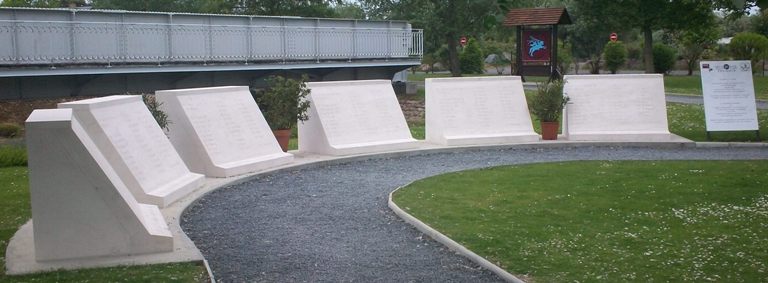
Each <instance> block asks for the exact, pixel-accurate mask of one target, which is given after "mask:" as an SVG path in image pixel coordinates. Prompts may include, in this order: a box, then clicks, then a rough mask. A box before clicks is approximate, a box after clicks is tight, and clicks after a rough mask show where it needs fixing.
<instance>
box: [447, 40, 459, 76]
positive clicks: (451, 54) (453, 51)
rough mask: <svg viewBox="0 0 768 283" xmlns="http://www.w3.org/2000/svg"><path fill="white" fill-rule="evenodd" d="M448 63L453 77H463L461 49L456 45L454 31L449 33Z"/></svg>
mask: <svg viewBox="0 0 768 283" xmlns="http://www.w3.org/2000/svg"><path fill="white" fill-rule="evenodd" d="M447 40H448V65H449V68H450V70H451V76H452V77H461V68H460V66H459V51H458V49H457V47H458V46H456V45H457V44H456V36H454V35H453V33H449V34H448V38H447Z"/></svg>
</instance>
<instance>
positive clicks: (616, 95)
mask: <svg viewBox="0 0 768 283" xmlns="http://www.w3.org/2000/svg"><path fill="white" fill-rule="evenodd" d="M564 80H565V81H566V84H565V87H564V89H563V93H564V94H565V95H567V96H568V97H569V98H570V102H569V103H568V105H567V106H566V109H565V114H564V115H563V135H564V136H565V137H566V138H567V139H568V140H573V141H651V142H656V141H671V140H673V139H674V136H673V135H671V134H670V133H669V127H668V125H667V106H666V105H667V104H666V100H665V94H664V77H663V76H662V75H660V74H653V75H568V76H565V78H564Z"/></svg>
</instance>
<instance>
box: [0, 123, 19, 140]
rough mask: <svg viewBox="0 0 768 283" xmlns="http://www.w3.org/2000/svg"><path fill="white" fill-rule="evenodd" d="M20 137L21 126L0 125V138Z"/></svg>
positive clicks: (11, 124)
mask: <svg viewBox="0 0 768 283" xmlns="http://www.w3.org/2000/svg"><path fill="white" fill-rule="evenodd" d="M19 136H21V126H19V125H16V124H13V123H0V137H4V138H15V137H19Z"/></svg>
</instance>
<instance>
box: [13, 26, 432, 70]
mask: <svg viewBox="0 0 768 283" xmlns="http://www.w3.org/2000/svg"><path fill="white" fill-rule="evenodd" d="M423 42H424V34H423V31H422V30H416V29H410V28H408V29H402V28H354V27H311V26H309V27H307V26H254V25H209V24H165V23H120V22H117V23H116V22H72V21H19V20H0V65H6V66H7V65H11V66H13V65H63V64H106V65H109V64H148V63H151V64H155V63H157V64H166V63H170V64H173V63H192V62H204V63H207V62H241V63H248V62H258V61H282V62H287V61H312V60H314V61H318V62H319V61H325V60H359V59H384V60H386V59H398V58H401V59H403V58H420V57H421V56H422V55H423Z"/></svg>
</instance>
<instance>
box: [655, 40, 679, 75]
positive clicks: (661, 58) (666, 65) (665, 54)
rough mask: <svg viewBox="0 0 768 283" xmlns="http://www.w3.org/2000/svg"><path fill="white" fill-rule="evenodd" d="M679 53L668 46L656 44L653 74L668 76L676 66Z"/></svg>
mask: <svg viewBox="0 0 768 283" xmlns="http://www.w3.org/2000/svg"><path fill="white" fill-rule="evenodd" d="M675 58H677V52H676V50H675V49H674V48H672V47H669V46H667V45H664V44H661V43H656V44H654V45H653V60H654V61H653V72H654V73H657V74H666V73H668V72H669V71H670V70H672V67H674V66H675Z"/></svg>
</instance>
